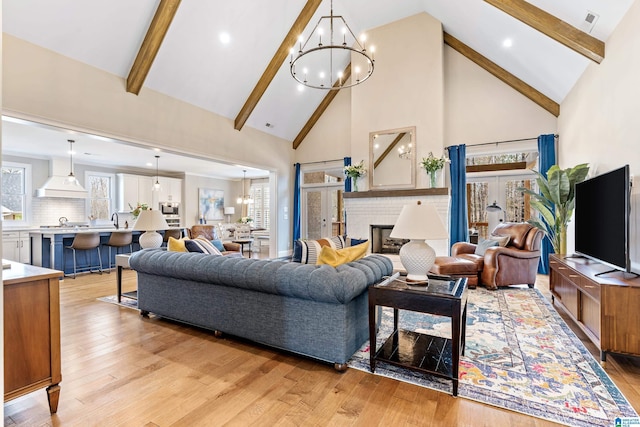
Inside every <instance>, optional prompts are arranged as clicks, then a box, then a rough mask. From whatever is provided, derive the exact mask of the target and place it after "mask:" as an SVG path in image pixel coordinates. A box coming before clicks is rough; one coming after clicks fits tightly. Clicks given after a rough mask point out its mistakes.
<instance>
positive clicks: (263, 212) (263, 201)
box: [249, 179, 270, 230]
mask: <svg viewBox="0 0 640 427" xmlns="http://www.w3.org/2000/svg"><path fill="white" fill-rule="evenodd" d="M249 194H250V196H251V198H252V199H253V203H252V204H250V205H249V216H250V217H251V218H253V226H254V227H260V228H266V229H267V230H268V229H269V225H270V224H269V218H270V212H269V180H266V179H264V180H262V179H261V180H252V181H251V187H250V189H249Z"/></svg>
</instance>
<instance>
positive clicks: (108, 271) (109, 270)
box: [107, 246, 118, 274]
mask: <svg viewBox="0 0 640 427" xmlns="http://www.w3.org/2000/svg"><path fill="white" fill-rule="evenodd" d="M117 254H118V250H117V249H116V255H117ZM112 267H113V264H111V246H109V269H108V270H107V273H109V274H111V268H112Z"/></svg>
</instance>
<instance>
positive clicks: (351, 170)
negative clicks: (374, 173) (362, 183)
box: [344, 160, 367, 191]
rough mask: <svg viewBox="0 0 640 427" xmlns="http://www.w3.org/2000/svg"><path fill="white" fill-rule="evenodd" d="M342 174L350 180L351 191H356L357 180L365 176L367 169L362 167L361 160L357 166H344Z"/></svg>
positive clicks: (362, 161) (362, 162)
mask: <svg viewBox="0 0 640 427" xmlns="http://www.w3.org/2000/svg"><path fill="white" fill-rule="evenodd" d="M344 174H345V175H346V176H348V177H349V178H351V183H352V184H353V191H358V178H360V177H362V176H365V175H366V174H367V168H365V167H364V160H361V161H360V163H358V164H357V165H349V166H345V167H344Z"/></svg>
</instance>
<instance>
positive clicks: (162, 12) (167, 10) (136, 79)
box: [127, 0, 181, 95]
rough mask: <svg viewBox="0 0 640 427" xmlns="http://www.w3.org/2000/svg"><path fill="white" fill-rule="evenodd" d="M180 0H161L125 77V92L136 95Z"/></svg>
mask: <svg viewBox="0 0 640 427" xmlns="http://www.w3.org/2000/svg"><path fill="white" fill-rule="evenodd" d="M180 1H181V0H161V1H160V4H159V5H158V9H157V10H156V14H155V15H154V16H153V20H152V21H151V25H149V29H148V30H147V34H146V35H145V36H144V40H143V42H142V46H140V50H139V51H138V55H137V56H136V60H135V61H134V62H133V66H132V67H131V71H129V76H128V77H127V92H130V93H134V94H136V95H138V94H139V93H140V89H142V85H143V84H144V81H145V79H146V78H147V74H149V70H150V69H151V65H152V64H153V60H154V59H156V55H157V54H158V50H160V45H162V41H163V40H164V36H165V35H166V34H167V30H168V29H169V26H170V25H171V21H173V17H174V16H175V14H176V11H177V10H178V6H180Z"/></svg>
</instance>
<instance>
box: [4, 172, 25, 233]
mask: <svg viewBox="0 0 640 427" xmlns="http://www.w3.org/2000/svg"><path fill="white" fill-rule="evenodd" d="M30 194H31V165H29V164H24V163H11V162H4V163H2V220H3V221H15V222H21V223H27V222H28V219H29V215H30V212H29V210H30V209H31V204H30V202H31V197H27V195H30Z"/></svg>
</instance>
